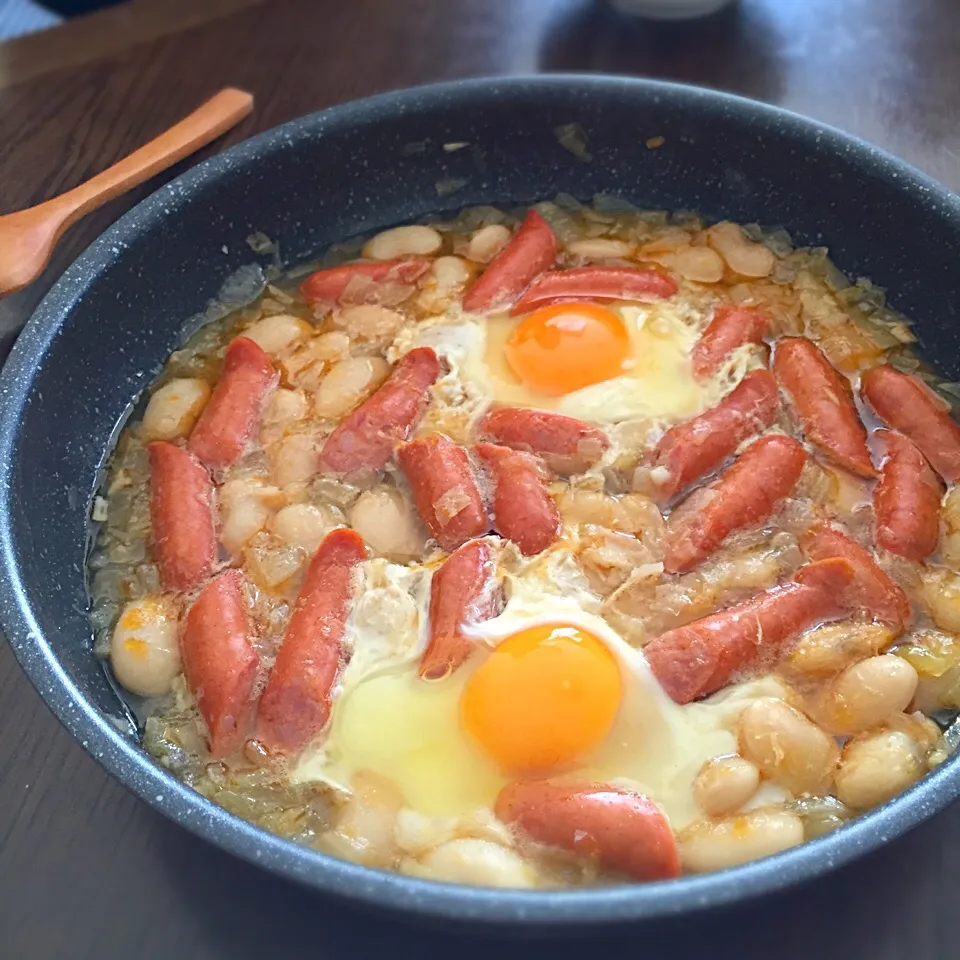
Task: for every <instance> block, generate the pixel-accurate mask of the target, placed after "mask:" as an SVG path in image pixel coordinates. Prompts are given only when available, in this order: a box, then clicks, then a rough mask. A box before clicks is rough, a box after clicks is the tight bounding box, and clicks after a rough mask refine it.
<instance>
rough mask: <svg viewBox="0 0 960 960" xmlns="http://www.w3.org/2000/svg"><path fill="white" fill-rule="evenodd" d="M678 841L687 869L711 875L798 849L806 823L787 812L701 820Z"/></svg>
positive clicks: (681, 859)
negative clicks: (783, 851) (713, 872)
mask: <svg viewBox="0 0 960 960" xmlns="http://www.w3.org/2000/svg"><path fill="white" fill-rule="evenodd" d="M677 839H678V841H679V844H678V845H679V850H680V862H681V863H682V864H683V868H684V870H688V871H690V872H691V873H707V872H709V871H712V870H723V869H725V868H726V867H735V866H738V865H739V864H741V863H748V862H749V861H751V860H759V859H760V858H761V857H769V856H772V855H773V854H775V853H780V852H781V851H782V850H789V849H790V847H796V846H798V845H799V844H801V843H803V839H804V834H803V821H802V820H801V819H800V818H799V817H798V816H796V815H795V814H792V813H787V812H786V811H785V810H777V809H759V810H750V811H748V812H747V813H742V814H739V815H737V816H735V817H731V818H729V819H727V820H720V821H712V820H705V821H699V822H698V823H694V824H692V825H691V826H689V827H687V828H686V829H685V830H682V831H681V832H680V834H679V836H678V837H677Z"/></svg>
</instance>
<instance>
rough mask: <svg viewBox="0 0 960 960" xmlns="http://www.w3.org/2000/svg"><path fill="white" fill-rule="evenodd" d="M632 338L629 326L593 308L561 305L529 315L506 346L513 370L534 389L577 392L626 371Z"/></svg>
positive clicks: (554, 393)
mask: <svg viewBox="0 0 960 960" xmlns="http://www.w3.org/2000/svg"><path fill="white" fill-rule="evenodd" d="M629 351H630V338H629V335H628V334H627V330H626V328H625V327H624V325H623V321H621V320H620V318H619V317H618V316H617V315H616V314H615V313H611V312H610V311H609V310H607V309H606V308H604V307H599V306H597V305H596V304H593V303H556V304H553V305H552V306H549V307H541V309H539V310H534V311H533V313H529V314H527V316H525V317H524V318H523V319H522V320H521V321H520V322H519V323H518V324H517V326H516V327H515V328H514V331H513V333H512V334H511V335H510V339H509V340H508V341H507V343H506V346H505V347H504V353H505V354H506V358H507V363H508V364H509V365H510V368H511V370H513V372H514V373H515V374H516V375H517V376H518V377H519V378H520V380H521V381H523V383H524V384H525V385H526V386H527V387H529V388H530V389H531V390H536V391H538V392H539V393H544V394H547V395H549V396H561V395H562V394H565V393H572V392H573V391H574V390H579V389H581V388H582V387H588V386H590V384H591V383H599V382H600V381H601V380H609V379H611V377H616V376H618V375H619V374H620V373H622V372H623V363H624V361H625V360H626V359H627V355H628V354H629Z"/></svg>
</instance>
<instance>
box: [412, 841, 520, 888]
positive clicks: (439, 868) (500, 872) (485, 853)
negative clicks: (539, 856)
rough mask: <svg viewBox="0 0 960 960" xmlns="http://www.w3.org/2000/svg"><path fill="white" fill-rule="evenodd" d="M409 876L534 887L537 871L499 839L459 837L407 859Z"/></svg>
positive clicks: (453, 881) (501, 885)
mask: <svg viewBox="0 0 960 960" xmlns="http://www.w3.org/2000/svg"><path fill="white" fill-rule="evenodd" d="M401 869H402V871H403V872H404V873H406V874H408V875H409V876H414V877H423V878H425V879H429V880H443V881H446V882H447V883H469V884H473V885H475V886H480V887H532V886H534V885H535V883H536V875H535V874H534V872H533V870H532V869H531V867H529V866H528V865H527V864H526V863H525V862H524V860H523V858H522V857H520V856H519V855H518V854H516V853H514V852H513V851H512V850H508V849H506V847H502V846H500V844H499V843H493V842H492V841H490V840H478V839H476V838H474V837H460V838H459V839H456V840H449V841H447V842H446V843H442V844H440V846H439V847H436V848H434V849H433V850H431V851H430V852H429V853H427V854H425V855H424V856H422V857H421V858H420V859H419V860H410V859H406V860H404V861H403V862H402V865H401Z"/></svg>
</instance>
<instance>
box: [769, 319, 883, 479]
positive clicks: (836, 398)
mask: <svg viewBox="0 0 960 960" xmlns="http://www.w3.org/2000/svg"><path fill="white" fill-rule="evenodd" d="M773 372H774V374H775V375H776V377H777V380H778V381H779V383H780V386H781V387H783V389H784V390H786V391H787V394H788V395H789V397H790V399H791V401H792V403H793V407H794V409H795V410H796V412H797V416H798V417H799V418H800V423H801V426H802V427H803V433H804V436H806V438H807V440H809V441H810V443H812V444H813V445H814V446H815V447H816V448H817V449H818V450H820V451H821V452H822V453H823V454H824V455H825V456H826V457H827V458H828V459H829V460H832V461H833V462H834V463H835V464H837V465H838V466H840V467H844V468H845V469H846V470H850V471H851V472H852V473H856V474H858V475H859V476H861V477H875V476H876V475H877V471H876V470H875V469H874V466H873V464H872V463H871V462H870V452H869V451H868V450H867V431H866V430H865V429H864V426H863V424H862V423H861V422H860V415H859V414H858V413H857V408H856V407H855V406H854V404H853V399H852V396H851V390H850V385H849V383H848V382H847V380H846V379H844V378H843V377H842V376H840V374H839V373H837V371H836V370H834V368H833V367H832V366H831V365H830V361H829V360H827V358H826V357H825V356H824V355H823V354H822V353H821V352H820V351H819V350H818V349H817V347H816V346H815V345H814V344H813V343H811V342H810V341H809V340H807V339H806V338H804V337H787V338H785V339H784V340H780V341H778V342H777V348H776V353H775V354H774V358H773Z"/></svg>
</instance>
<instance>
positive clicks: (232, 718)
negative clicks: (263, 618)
mask: <svg viewBox="0 0 960 960" xmlns="http://www.w3.org/2000/svg"><path fill="white" fill-rule="evenodd" d="M246 583H247V579H246V577H244V575H243V574H242V573H241V572H240V571H239V570H226V571H224V572H223V573H221V574H220V575H219V576H217V577H216V578H214V579H213V580H211V581H210V582H209V583H208V584H207V585H206V586H205V587H204V588H203V589H202V590H201V591H200V593H199V594H198V596H197V599H196V600H195V601H194V602H193V605H192V606H191V607H190V610H189V612H188V613H187V616H186V619H185V621H184V625H183V632H182V633H181V636H180V650H181V653H182V656H183V672H184V674H185V675H186V678H187V686H189V688H190V690H191V691H192V692H193V693H194V695H195V696H196V697H197V702H198V706H199V708H200V714H201V716H202V717H203V719H204V721H205V722H206V724H207V731H208V734H209V739H210V752H211V753H212V754H213V755H214V756H215V757H222V756H224V755H226V754H228V753H231V752H232V751H233V750H235V749H236V748H237V747H239V746H240V745H241V744H242V743H243V741H244V740H245V739H246V737H247V735H248V734H249V732H250V724H251V720H252V717H253V706H254V704H253V688H254V685H255V684H256V681H257V672H258V670H259V668H260V656H259V654H258V653H257V651H256V648H255V647H254V645H253V639H252V637H251V632H250V620H249V617H248V614H247V601H246V596H245V593H244V587H245V585H246Z"/></svg>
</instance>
